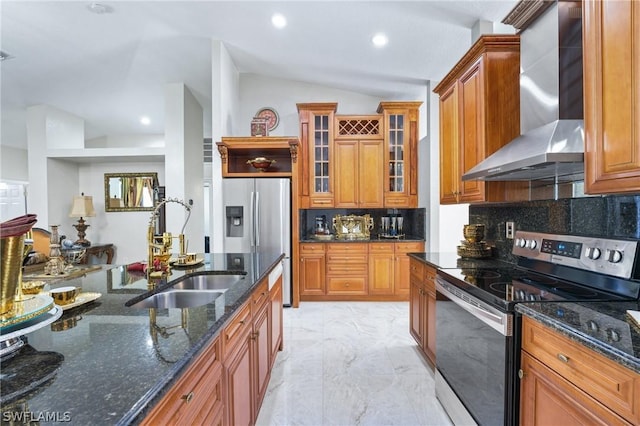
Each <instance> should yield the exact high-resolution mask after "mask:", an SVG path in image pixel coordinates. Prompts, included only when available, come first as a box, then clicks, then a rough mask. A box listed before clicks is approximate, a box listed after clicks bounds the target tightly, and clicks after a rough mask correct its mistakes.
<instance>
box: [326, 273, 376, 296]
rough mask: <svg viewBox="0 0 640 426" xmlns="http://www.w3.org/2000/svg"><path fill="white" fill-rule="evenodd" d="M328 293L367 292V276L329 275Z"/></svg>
mask: <svg viewBox="0 0 640 426" xmlns="http://www.w3.org/2000/svg"><path fill="white" fill-rule="evenodd" d="M327 281H328V282H327V294H367V279H366V277H361V276H360V277H358V276H353V277H351V276H339V277H327Z"/></svg>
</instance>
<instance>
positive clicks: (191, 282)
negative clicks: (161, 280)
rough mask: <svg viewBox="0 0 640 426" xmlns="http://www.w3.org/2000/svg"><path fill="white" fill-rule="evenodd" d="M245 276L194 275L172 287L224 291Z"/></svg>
mask: <svg viewBox="0 0 640 426" xmlns="http://www.w3.org/2000/svg"><path fill="white" fill-rule="evenodd" d="M245 277H246V275H194V276H190V277H188V278H185V279H184V280H182V281H180V282H179V283H177V284H175V285H173V287H172V288H173V289H175V290H190V291H191V290H219V291H225V290H228V289H229V288H230V287H232V286H233V285H234V284H236V283H237V282H238V281H240V280H244V279H245Z"/></svg>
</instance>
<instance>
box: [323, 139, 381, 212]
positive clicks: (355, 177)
mask: <svg viewBox="0 0 640 426" xmlns="http://www.w3.org/2000/svg"><path fill="white" fill-rule="evenodd" d="M334 152H335V165H336V167H335V178H336V184H335V203H334V205H335V207H344V208H357V207H361V208H381V207H382V206H383V203H384V200H383V184H384V176H383V174H382V173H381V170H383V167H384V162H383V161H384V146H383V141H382V140H350V139H347V140H336V141H335V149H334Z"/></svg>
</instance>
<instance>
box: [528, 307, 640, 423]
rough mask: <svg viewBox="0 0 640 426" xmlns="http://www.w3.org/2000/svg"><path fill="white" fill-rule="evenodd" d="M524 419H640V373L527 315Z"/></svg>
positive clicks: (547, 421)
mask: <svg viewBox="0 0 640 426" xmlns="http://www.w3.org/2000/svg"><path fill="white" fill-rule="evenodd" d="M519 375H520V377H521V380H520V424H521V425H524V426H526V425H544V424H550V423H554V424H556V423H558V424H563V425H572V424H575V425H578V424H581V425H582V424H602V425H605V424H606V425H613V424H621V425H622V424H624V425H628V424H639V423H640V403H639V401H640V375H639V374H637V373H635V372H633V371H631V370H629V369H627V368H625V367H623V366H622V365H619V364H616V363H615V362H613V361H611V360H609V359H608V358H606V357H604V356H602V355H600V354H598V353H596V352H594V351H593V350H591V349H589V348H587V347H586V346H583V345H581V344H579V343H577V342H575V341H573V340H571V339H569V338H568V337H566V336H564V335H562V334H560V333H558V332H556V331H554V330H552V329H550V328H548V327H546V326H544V325H542V324H540V323H539V322H537V321H535V320H533V319H531V318H529V317H526V316H525V317H523V321H522V356H521V365H520V372H519Z"/></svg>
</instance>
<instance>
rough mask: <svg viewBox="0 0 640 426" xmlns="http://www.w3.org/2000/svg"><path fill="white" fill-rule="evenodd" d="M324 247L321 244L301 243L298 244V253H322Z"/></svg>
mask: <svg viewBox="0 0 640 426" xmlns="http://www.w3.org/2000/svg"><path fill="white" fill-rule="evenodd" d="M324 247H325V244H323V243H302V244H300V253H304V254H309V253H324Z"/></svg>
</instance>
